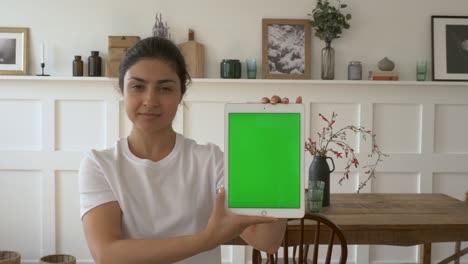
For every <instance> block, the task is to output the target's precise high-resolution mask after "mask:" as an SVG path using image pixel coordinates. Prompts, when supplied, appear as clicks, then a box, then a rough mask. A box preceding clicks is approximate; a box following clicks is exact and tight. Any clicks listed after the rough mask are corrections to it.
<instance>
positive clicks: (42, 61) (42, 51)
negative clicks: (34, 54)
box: [41, 42, 44, 63]
mask: <svg viewBox="0 0 468 264" xmlns="http://www.w3.org/2000/svg"><path fill="white" fill-rule="evenodd" d="M41 63H44V42H42V43H41Z"/></svg>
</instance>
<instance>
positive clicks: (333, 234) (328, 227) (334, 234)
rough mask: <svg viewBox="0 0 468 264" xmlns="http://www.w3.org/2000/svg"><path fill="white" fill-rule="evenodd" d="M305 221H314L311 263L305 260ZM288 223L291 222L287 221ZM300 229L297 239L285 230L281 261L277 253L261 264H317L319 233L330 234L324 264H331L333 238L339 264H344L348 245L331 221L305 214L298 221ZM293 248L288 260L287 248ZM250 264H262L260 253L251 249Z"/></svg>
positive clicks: (306, 245) (319, 216) (307, 245)
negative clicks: (338, 247)
mask: <svg viewBox="0 0 468 264" xmlns="http://www.w3.org/2000/svg"><path fill="white" fill-rule="evenodd" d="M305 220H312V221H315V231H316V232H315V237H314V244H313V247H314V253H313V256H312V262H310V261H309V262H308V260H307V255H308V251H309V244H308V243H304V226H305V225H304V222H305ZM288 221H291V219H289V220H288ZM299 221H300V229H299V238H298V237H296V236H293V235H294V234H291V233H293V232H292V231H288V229H286V232H285V234H284V239H283V244H282V247H283V255H284V257H283V259H282V261H281V259H278V253H275V254H270V255H268V256H267V259H266V262H263V263H270V264H277V263H285V264H288V263H294V264H295V263H298V264H303V263H305V264H307V263H312V264H317V263H318V262H317V261H318V254H319V244H320V242H322V243H323V242H324V241H319V238H320V232H328V233H330V236H329V237H328V241H327V242H328V248H327V255H326V260H325V263H326V264H329V263H331V256H332V252H333V244H334V241H335V238H338V244H340V246H341V256H340V259H339V262H338V263H339V264H345V263H346V260H347V258H348V245H347V243H346V239H345V237H344V235H343V233H342V232H341V230H340V229H339V228H338V226H336V225H335V224H334V223H333V222H332V221H331V220H329V219H328V218H326V217H325V216H323V215H321V214H306V215H305V216H304V218H302V219H300V220H299ZM291 246H292V247H293V256H292V258H288V247H291ZM297 248H299V254H298V259H297V260H296V252H297ZM252 263H253V264H260V263H262V256H261V252H260V251H258V250H256V249H253V251H252Z"/></svg>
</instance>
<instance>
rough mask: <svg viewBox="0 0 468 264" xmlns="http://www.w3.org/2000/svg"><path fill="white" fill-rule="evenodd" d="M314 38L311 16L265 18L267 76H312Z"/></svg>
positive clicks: (264, 75) (264, 35)
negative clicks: (311, 53) (312, 40)
mask: <svg viewBox="0 0 468 264" xmlns="http://www.w3.org/2000/svg"><path fill="white" fill-rule="evenodd" d="M310 41H311V35H310V24H309V20H307V19H271V18H265V19H263V20H262V75H263V78H264V79H310V76H311V70H310Z"/></svg>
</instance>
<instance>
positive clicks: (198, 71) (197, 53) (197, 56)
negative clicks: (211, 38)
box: [179, 29, 205, 78]
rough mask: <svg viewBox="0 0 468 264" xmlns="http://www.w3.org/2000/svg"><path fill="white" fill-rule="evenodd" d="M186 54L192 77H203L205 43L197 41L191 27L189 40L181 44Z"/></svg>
mask: <svg viewBox="0 0 468 264" xmlns="http://www.w3.org/2000/svg"><path fill="white" fill-rule="evenodd" d="M179 49H180V51H181V52H182V54H183V55H184V58H185V63H186V64H187V68H188V72H189V74H190V77H192V78H203V77H204V68H205V48H204V47H203V44H200V43H198V42H196V41H195V32H194V31H193V30H191V29H189V37H188V41H187V42H184V43H181V44H179Z"/></svg>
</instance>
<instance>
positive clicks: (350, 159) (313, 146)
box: [305, 112, 388, 193]
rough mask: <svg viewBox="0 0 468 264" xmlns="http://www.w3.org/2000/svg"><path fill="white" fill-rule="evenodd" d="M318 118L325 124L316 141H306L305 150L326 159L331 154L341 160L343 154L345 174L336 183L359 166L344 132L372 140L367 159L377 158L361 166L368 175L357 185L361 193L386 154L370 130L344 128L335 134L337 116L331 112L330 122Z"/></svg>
mask: <svg viewBox="0 0 468 264" xmlns="http://www.w3.org/2000/svg"><path fill="white" fill-rule="evenodd" d="M319 116H320V118H322V120H323V121H325V122H326V123H327V125H326V126H325V127H323V129H322V133H319V132H318V133H317V135H318V140H317V141H314V140H312V139H311V138H308V141H307V142H306V143H305V149H306V151H308V152H309V153H310V154H311V155H312V156H323V157H327V156H328V155H327V154H333V155H335V156H336V158H337V159H341V158H343V153H344V156H345V158H346V159H347V162H346V166H345V172H344V174H343V177H341V179H340V180H339V181H338V183H339V184H340V185H341V183H342V181H343V180H345V179H349V173H350V171H351V168H352V167H353V166H354V168H357V167H358V165H359V160H358V159H357V158H356V155H355V154H354V149H353V148H352V147H351V146H350V145H349V144H348V143H346V132H347V131H351V132H354V133H355V134H357V133H361V136H362V138H363V139H364V140H366V139H367V137H370V138H371V139H372V152H371V154H370V155H369V157H374V156H375V155H376V156H377V157H376V159H375V160H374V162H373V163H369V164H367V165H365V166H363V167H362V168H363V169H366V170H365V172H364V173H365V174H367V175H368V177H367V179H366V180H365V181H363V182H361V183H359V186H358V189H357V193H359V191H361V189H362V188H364V186H366V184H367V183H368V182H369V180H371V179H372V178H375V169H376V168H377V165H378V164H379V162H381V161H383V159H382V158H383V157H388V155H387V154H384V153H382V152H381V151H380V149H379V147H378V146H377V144H376V141H375V136H376V135H375V134H374V133H372V131H371V130H368V129H365V128H364V127H361V126H353V125H349V126H345V127H343V128H341V129H339V130H338V131H336V132H333V125H334V124H335V118H336V117H337V116H338V115H337V114H335V112H333V114H332V117H331V119H330V120H328V119H327V118H326V117H325V116H323V115H322V114H319ZM330 143H334V144H336V146H338V150H336V149H334V148H333V147H331V145H330Z"/></svg>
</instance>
